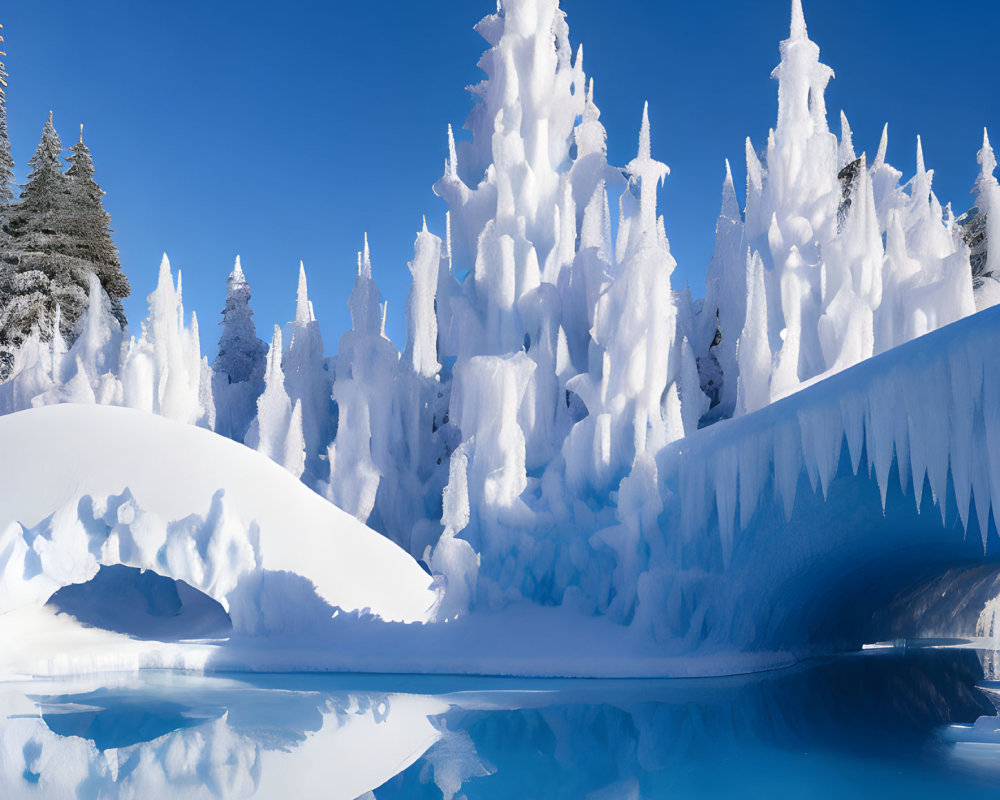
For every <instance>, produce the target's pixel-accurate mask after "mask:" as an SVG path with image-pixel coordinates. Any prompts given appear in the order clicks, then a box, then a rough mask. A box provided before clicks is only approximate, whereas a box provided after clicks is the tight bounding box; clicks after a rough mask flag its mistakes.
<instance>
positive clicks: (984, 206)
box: [958, 129, 1000, 308]
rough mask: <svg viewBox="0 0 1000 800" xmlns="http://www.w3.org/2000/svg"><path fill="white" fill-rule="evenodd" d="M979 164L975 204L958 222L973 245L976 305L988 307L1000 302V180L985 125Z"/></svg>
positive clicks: (969, 242) (965, 237) (966, 240)
mask: <svg viewBox="0 0 1000 800" xmlns="http://www.w3.org/2000/svg"><path fill="white" fill-rule="evenodd" d="M979 164H980V171H979V177H978V178H976V185H975V188H974V189H973V191H974V192H975V193H976V204H975V206H974V207H973V208H972V209H971V210H970V211H969V212H967V213H966V214H963V215H962V217H960V218H959V220H958V222H959V224H960V225H961V233H962V236H963V238H964V240H965V242H966V244H968V246H969V249H970V254H971V262H972V263H971V266H972V278H973V287H974V289H975V292H976V305H977V307H979V308H986V307H987V306H992V305H995V304H996V303H997V302H1000V245H998V244H997V243H998V242H1000V184H998V183H997V179H996V176H995V175H994V171H995V170H996V166H997V159H996V155H995V154H994V152H993V147H992V145H991V144H990V137H989V133H988V132H987V131H986V130H985V129H984V130H983V147H982V149H981V150H980V151H979ZM991 244H992V247H991Z"/></svg>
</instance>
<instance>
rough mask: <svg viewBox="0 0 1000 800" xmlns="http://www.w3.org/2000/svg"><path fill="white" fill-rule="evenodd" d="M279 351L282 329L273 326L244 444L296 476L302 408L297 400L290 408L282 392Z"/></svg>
mask: <svg viewBox="0 0 1000 800" xmlns="http://www.w3.org/2000/svg"><path fill="white" fill-rule="evenodd" d="M281 351H282V346H281V328H280V327H279V326H278V325H275V326H274V334H273V336H272V337H271V346H270V348H268V351H267V367H266V369H265V372H264V392H263V394H261V396H260V397H259V398H258V399H257V418H256V419H255V420H254V421H253V424H252V425H251V426H250V431H249V432H248V433H247V440H246V444H247V446H248V447H253V448H255V449H256V450H257V451H258V452H260V453H263V454H264V455H266V456H267V457H268V458H270V459H272V460H273V461H276V462H278V463H279V464H281V466H283V467H284V468H285V469H287V470H288V471H289V472H291V473H292V474H293V475H294V476H295V477H296V478H298V477H300V476H301V475H302V471H303V469H304V467H305V441H304V439H303V436H302V407H301V404H300V402H299V401H296V403H295V405H294V407H293V405H292V401H291V399H290V398H289V396H288V393H287V392H286V391H285V373H284V370H283V369H282V367H281Z"/></svg>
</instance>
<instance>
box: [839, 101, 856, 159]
mask: <svg viewBox="0 0 1000 800" xmlns="http://www.w3.org/2000/svg"><path fill="white" fill-rule="evenodd" d="M856 158H857V155H856V154H855V153H854V138H853V135H852V133H851V124H850V123H849V122H848V121H847V114H845V113H844V112H843V111H841V112H840V151H839V155H838V158H837V166H838V168H840V169H843V168H844V167H846V166H847V165H848V164H850V163H852V162H853V161H854V160H855V159H856Z"/></svg>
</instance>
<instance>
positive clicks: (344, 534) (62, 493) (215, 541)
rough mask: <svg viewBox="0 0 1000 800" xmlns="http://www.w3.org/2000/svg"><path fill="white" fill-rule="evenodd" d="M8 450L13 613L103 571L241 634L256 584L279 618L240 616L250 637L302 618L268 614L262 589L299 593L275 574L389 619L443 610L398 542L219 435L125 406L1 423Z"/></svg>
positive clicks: (3, 568)
mask: <svg viewBox="0 0 1000 800" xmlns="http://www.w3.org/2000/svg"><path fill="white" fill-rule="evenodd" d="M0 449H2V452H3V459H2V460H0V531H2V533H0V572H2V575H3V581H2V584H0V602H2V605H3V606H4V610H7V609H9V608H11V607H16V606H18V605H23V604H26V603H32V602H35V603H37V602H39V601H40V602H44V601H45V600H46V599H47V597H48V595H49V594H51V591H53V590H54V589H56V588H59V587H60V586H61V585H65V584H66V583H76V582H82V581H85V580H89V579H90V578H91V577H93V575H94V574H95V573H96V571H97V568H98V565H99V563H101V564H111V563H125V564H128V565H130V566H136V567H142V568H152V569H155V570H156V571H157V572H158V573H160V574H162V575H165V576H167V577H171V578H175V579H180V580H186V581H188V582H189V583H191V584H192V585H193V586H195V587H196V588H199V589H201V590H202V591H205V592H206V593H208V594H210V595H212V596H214V597H216V599H218V600H219V601H220V602H222V603H223V605H226V606H227V607H228V608H229V610H230V611H231V613H233V614H234V622H237V620H236V612H237V611H239V609H234V608H233V607H232V606H233V602H232V601H233V600H234V597H236V595H239V596H240V597H241V598H244V599H245V597H244V595H245V594H246V593H245V592H244V589H246V588H247V582H250V583H256V589H255V599H252V600H250V603H251V604H252V603H254V602H256V603H257V609H256V610H257V611H258V613H259V614H261V615H264V614H265V613H266V614H271V615H272V618H271V619H267V620H261V619H258V620H254V619H250V618H249V617H251V616H252V611H247V610H246V608H243V609H242V614H243V617H242V619H243V627H251V628H252V627H255V626H257V627H259V626H260V625H262V624H266V627H269V628H272V629H273V628H284V627H287V626H288V625H289V624H293V623H294V619H293V618H294V616H295V614H296V613H299V611H300V610H301V609H296V608H295V607H287V608H280V605H279V604H278V603H277V601H272V602H271V603H270V605H269V606H268V607H267V608H266V609H265V608H263V607H262V606H261V605H260V602H259V601H260V597H261V595H262V594H266V593H267V591H264V590H262V589H261V584H268V585H267V586H266V587H265V590H267V589H269V590H271V594H274V593H275V592H274V591H273V590H274V589H275V588H276V586H277V584H278V583H279V582H284V583H285V584H287V583H288V582H290V581H293V578H292V577H290V576H289V575H275V573H291V574H292V575H294V576H300V578H299V579H298V580H299V581H300V583H299V585H298V586H299V590H300V591H301V589H302V585H301V581H302V579H304V580H305V581H308V582H309V583H311V584H312V585H314V586H315V590H316V592H317V593H318V595H319V597H320V598H322V600H324V601H325V602H326V603H328V604H330V605H331V606H337V607H339V608H341V609H343V610H345V611H352V610H362V609H368V610H370V611H371V612H372V613H373V614H376V615H378V616H380V617H382V618H383V619H386V620H397V621H407V622H412V621H421V620H424V619H425V618H426V617H427V615H428V612H429V610H430V608H431V606H432V605H433V604H434V602H435V600H436V594H435V593H434V592H433V591H432V590H431V588H430V584H431V579H430V577H429V576H428V575H427V573H426V572H424V571H423V570H422V569H421V568H420V567H419V566H418V565H417V563H416V562H415V561H414V560H413V559H412V558H410V556H409V555H407V554H406V553H405V552H403V551H402V550H400V549H399V548H398V547H397V546H396V545H394V544H393V543H392V542H390V541H388V540H387V539H386V538H385V537H383V536H380V535H378V534H377V533H375V532H374V531H372V530H370V529H369V528H367V527H365V526H364V525H362V524H361V523H359V522H358V521H357V520H355V519H354V518H353V517H351V516H349V515H348V514H346V513H344V512H343V511H341V510H340V509H338V508H336V507H335V506H333V505H332V504H330V503H329V502H327V501H326V500H324V499H323V498H322V497H320V496H319V495H317V494H315V493H314V492H312V491H310V490H309V489H307V488H306V487H305V486H304V485H303V484H302V483H301V482H299V481H297V480H296V479H295V478H294V477H293V476H292V475H290V474H289V473H288V472H287V471H285V470H284V469H282V468H281V467H279V466H278V465H277V464H275V463H274V462H272V461H271V460H269V459H267V458H265V457H263V456H261V455H259V454H258V453H256V452H254V451H252V450H249V449H248V448H246V447H244V446H242V445H239V444H236V443H234V442H232V441H229V440H227V439H225V438H223V437H221V436H217V435H215V434H213V433H210V432H209V431H206V430H202V429H200V428H196V427H194V426H190V425H184V424H180V423H177V422H174V421H171V420H168V419H165V418H163V417H159V416H154V415H152V414H147V413H143V412H140V411H135V410H132V409H127V408H115V407H108V406H92V405H57V406H48V407H43V408H38V409H32V410H29V411H23V412H20V413H17V414H12V415H9V416H4V417H2V418H0ZM53 514H55V517H53V518H51V519H49V517H50V515H53ZM195 515H205V516H204V518H203V519H202V518H200V517H197V516H195ZM244 579H245V580H244ZM241 580H243V586H242V587H240V588H239V590H238V585H239V584H240V581H241ZM283 585H284V584H283ZM305 586H306V587H308V584H305ZM234 593H236V594H234ZM283 594H284V595H286V596H287V595H288V594H289V590H288V589H287V586H286V590H285V591H284V592H283ZM240 602H242V600H241V601H240ZM275 614H280V615H283V614H287V615H288V617H289V619H287V620H281V619H277V620H276V619H274V618H273V615H275Z"/></svg>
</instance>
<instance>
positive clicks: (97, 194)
mask: <svg viewBox="0 0 1000 800" xmlns="http://www.w3.org/2000/svg"><path fill="white" fill-rule="evenodd" d="M71 150H72V155H71V156H70V157H69V162H70V168H69V170H68V171H67V172H66V176H67V177H68V178H69V184H68V185H69V196H70V202H71V213H70V216H69V222H70V230H69V233H70V239H69V241H68V242H67V247H66V250H65V251H64V252H65V254H66V255H69V256H73V257H74V258H79V259H82V260H84V261H86V262H87V263H89V264H90V265H91V266H92V267H93V270H94V272H95V273H96V275H97V277H98V279H99V280H100V281H101V286H103V287H104V291H106V292H107V293H108V297H110V298H111V305H112V308H113V310H114V314H115V316H116V317H117V318H118V321H119V322H120V323H121V325H122V326H123V327H124V325H125V323H126V320H125V311H124V309H123V308H122V303H121V301H122V298H125V297H128V296H129V291H130V287H129V283H128V278H126V277H125V273H123V272H122V265H121V262H120V261H119V260H118V249H117V248H116V247H115V244H114V242H113V241H112V240H111V233H112V230H111V215H110V214H108V213H107V212H106V211H105V210H104V203H103V202H102V201H101V198H102V197H103V196H104V190H103V189H101V187H100V186H98V184H97V183H96V181H94V161H93V158H92V157H91V155H90V149H89V148H88V147H87V145H86V144H84V142H83V125H81V126H80V141H78V142H77V143H76V144H75V145H73V147H72V148H71Z"/></svg>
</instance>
